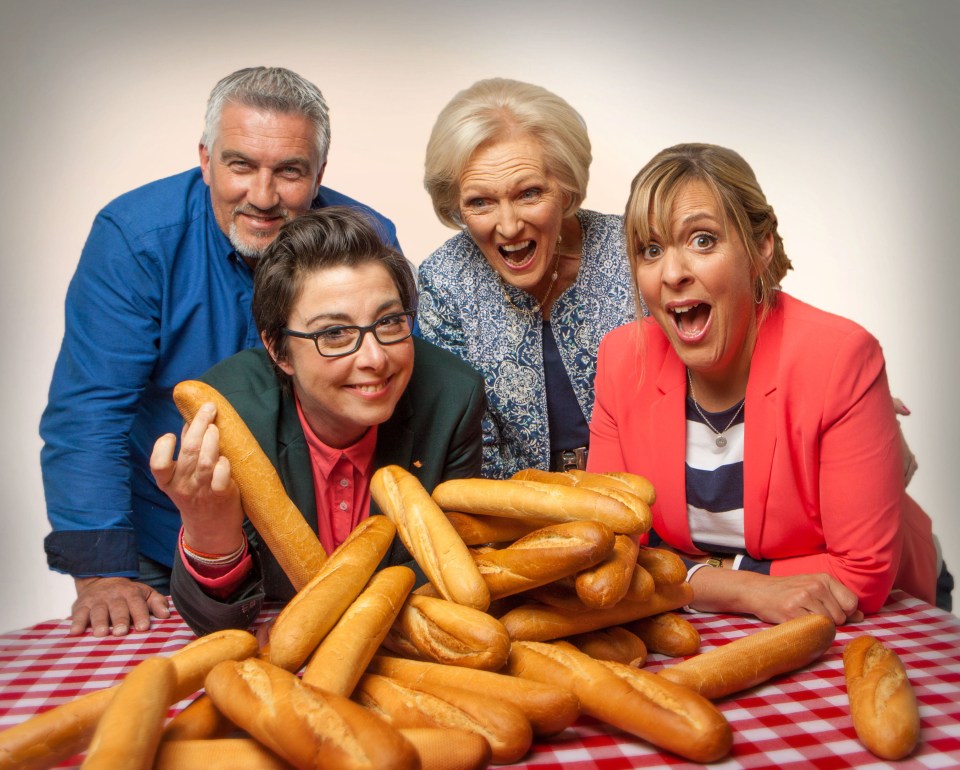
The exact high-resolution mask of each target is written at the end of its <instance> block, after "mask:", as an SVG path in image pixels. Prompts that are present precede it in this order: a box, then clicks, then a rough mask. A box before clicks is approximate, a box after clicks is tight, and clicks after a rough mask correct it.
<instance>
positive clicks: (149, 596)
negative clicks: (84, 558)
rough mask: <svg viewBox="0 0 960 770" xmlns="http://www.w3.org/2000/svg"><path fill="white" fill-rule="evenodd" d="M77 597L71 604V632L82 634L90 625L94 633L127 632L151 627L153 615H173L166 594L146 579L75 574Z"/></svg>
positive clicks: (72, 634) (71, 634)
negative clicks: (137, 579) (79, 576)
mask: <svg viewBox="0 0 960 770" xmlns="http://www.w3.org/2000/svg"><path fill="white" fill-rule="evenodd" d="M74 582H75V583H76V586H77V600H76V601H75V602H74V603H73V607H72V608H71V613H72V620H73V624H72V625H71V626H70V631H69V632H68V633H69V634H70V636H79V635H80V634H82V633H83V632H84V631H86V630H87V627H90V628H91V629H92V630H93V635H94V636H107V635H108V634H111V633H112V634H113V635H114V636H125V635H126V634H127V633H129V631H130V629H131V627H132V628H133V629H134V630H135V631H148V630H149V629H150V615H153V616H155V617H158V618H168V617H170V608H169V607H168V606H167V597H165V596H163V595H162V594H160V593H158V592H157V591H155V590H154V589H152V588H151V587H150V586H148V585H145V584H144V583H138V582H136V581H135V580H131V579H130V578H125V577H88V578H74Z"/></svg>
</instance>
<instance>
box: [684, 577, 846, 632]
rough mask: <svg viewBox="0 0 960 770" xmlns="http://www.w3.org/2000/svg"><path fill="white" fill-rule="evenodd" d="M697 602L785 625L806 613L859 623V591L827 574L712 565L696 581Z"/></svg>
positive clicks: (696, 604) (700, 607)
mask: <svg viewBox="0 0 960 770" xmlns="http://www.w3.org/2000/svg"><path fill="white" fill-rule="evenodd" d="M690 585H691V586H692V587H693V592H694V598H693V601H692V602H691V606H692V607H694V608H695V609H698V610H702V611H707V612H736V613H748V614H751V615H756V616H757V617H758V618H759V619H760V620H763V621H765V622H767V623H782V622H784V621H785V620H790V619H791V618H795V617H798V616H800V615H810V614H814V615H824V616H826V617H828V618H830V619H831V620H833V622H834V623H835V624H836V625H838V626H839V625H843V624H844V623H849V622H857V621H860V620H862V619H863V613H862V612H860V610H858V609H857V604H858V599H857V595H856V594H855V593H853V591H851V590H850V589H849V588H847V587H846V586H844V585H843V584H842V583H841V582H840V581H839V580H837V579H836V578H833V577H831V576H830V575H826V574H823V573H819V574H813V575H790V576H774V575H761V574H759V573H756V572H748V571H745V570H730V569H716V568H712V567H710V568H706V569H700V570H698V571H697V572H696V573H695V574H694V575H693V577H692V578H691V579H690Z"/></svg>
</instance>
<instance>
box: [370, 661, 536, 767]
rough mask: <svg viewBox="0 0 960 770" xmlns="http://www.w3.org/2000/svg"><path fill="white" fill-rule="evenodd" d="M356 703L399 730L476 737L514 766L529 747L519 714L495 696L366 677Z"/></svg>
mask: <svg viewBox="0 0 960 770" xmlns="http://www.w3.org/2000/svg"><path fill="white" fill-rule="evenodd" d="M354 699H355V700H356V701H357V702H358V703H361V704H362V705H363V706H365V707H366V708H368V709H370V710H371V711H373V712H374V713H376V714H378V715H380V716H382V717H383V718H384V719H387V720H389V722H390V724H392V725H393V726H394V727H397V728H412V727H446V728H455V729H461V730H469V731H471V732H475V733H479V734H480V735H482V736H483V737H484V738H485V739H486V740H487V742H488V743H489V744H490V748H491V750H492V756H493V761H494V762H497V763H501V764H504V763H509V762H516V761H517V760H518V759H520V758H521V757H522V756H523V755H524V754H526V753H527V751H529V750H530V745H531V744H532V743H533V731H532V729H531V727H530V722H529V721H528V720H527V718H526V717H525V716H524V715H523V712H522V711H521V710H520V709H519V708H517V707H516V706H514V705H512V704H511V703H507V702H506V701H504V700H503V699H502V698H499V697H497V695H496V694H495V693H491V694H485V693H479V692H471V691H469V690H462V689H460V688H459V687H449V686H446V685H435V684H432V683H430V682H419V683H417V684H416V685H411V684H404V683H403V682H399V681H397V680H396V679H391V678H390V677H385V676H380V675H379V674H366V675H364V677H363V678H362V679H361V680H360V683H359V684H358V685H357V689H356V691H355V692H354Z"/></svg>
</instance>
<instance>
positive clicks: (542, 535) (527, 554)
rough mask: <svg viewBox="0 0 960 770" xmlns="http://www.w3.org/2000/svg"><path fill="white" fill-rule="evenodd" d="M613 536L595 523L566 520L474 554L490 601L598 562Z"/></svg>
mask: <svg viewBox="0 0 960 770" xmlns="http://www.w3.org/2000/svg"><path fill="white" fill-rule="evenodd" d="M614 542H615V538H614V534H613V530H611V529H610V528H609V527H608V526H607V525H606V524H601V523H600V522H598V521H570V522H565V523H563V524H553V525H550V526H547V527H542V528H540V529H537V530H534V531H533V532H531V533H529V534H527V535H525V536H523V537H521V538H520V539H519V540H516V541H515V542H513V543H511V544H510V545H508V546H507V547H506V548H501V549H499V550H493V549H491V550H488V551H483V552H479V551H474V552H473V559H474V561H475V562H476V565H477V567H478V568H479V570H480V574H481V575H483V579H484V580H485V581H486V583H487V587H488V588H489V589H490V597H491V598H492V599H500V598H502V597H504V596H510V595H512V594H516V593H520V592H521V591H526V590H529V589H530V588H536V587H537V586H541V585H544V584H546V583H550V582H553V581H554V580H557V579H559V578H562V577H566V576H567V575H572V574H574V573H576V572H578V571H580V570H583V569H585V568H587V567H591V566H593V565H594V564H597V563H599V562H600V561H601V560H603V559H604V558H606V556H607V555H608V554H609V553H610V552H611V551H612V550H613V547H614Z"/></svg>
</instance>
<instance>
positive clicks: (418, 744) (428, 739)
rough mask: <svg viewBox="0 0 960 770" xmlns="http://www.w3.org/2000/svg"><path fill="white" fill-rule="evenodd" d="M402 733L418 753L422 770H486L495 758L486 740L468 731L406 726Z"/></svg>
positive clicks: (401, 730)
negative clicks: (484, 769)
mask: <svg viewBox="0 0 960 770" xmlns="http://www.w3.org/2000/svg"><path fill="white" fill-rule="evenodd" d="M400 734H401V735H402V736H403V737H404V738H406V739H407V740H408V741H410V743H412V744H413V747H414V748H415V749H416V750H417V754H418V755H419V756H420V770H483V768H485V767H486V766H487V765H489V764H490V759H491V758H492V756H493V753H492V752H491V750H490V744H489V743H487V739H486V738H484V737H483V736H482V735H479V734H478V733H474V732H470V731H469V730H459V729H453V728H446V727H403V728H400Z"/></svg>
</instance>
